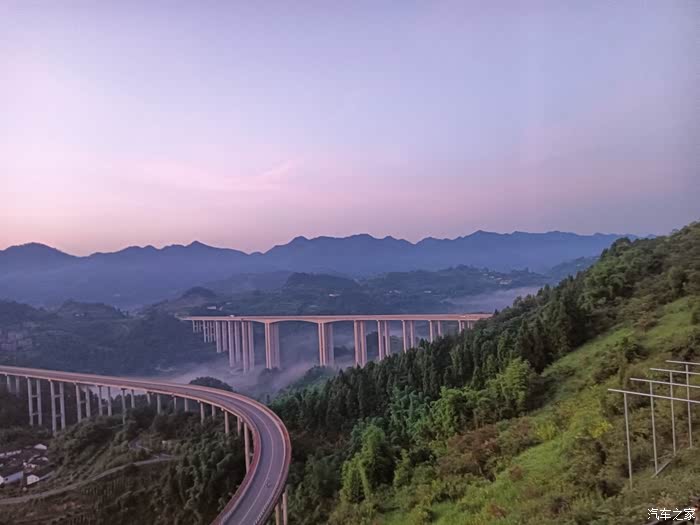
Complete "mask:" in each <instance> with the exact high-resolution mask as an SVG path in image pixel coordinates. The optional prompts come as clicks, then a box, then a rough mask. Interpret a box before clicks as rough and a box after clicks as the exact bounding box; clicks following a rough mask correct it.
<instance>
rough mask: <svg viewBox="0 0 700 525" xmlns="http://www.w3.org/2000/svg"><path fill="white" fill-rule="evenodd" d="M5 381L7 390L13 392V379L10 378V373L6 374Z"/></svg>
mask: <svg viewBox="0 0 700 525" xmlns="http://www.w3.org/2000/svg"><path fill="white" fill-rule="evenodd" d="M5 382H6V384H7V391H8V392H9V393H10V394H11V393H12V379H10V375H9V374H5Z"/></svg>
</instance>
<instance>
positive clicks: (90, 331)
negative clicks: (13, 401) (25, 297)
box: [0, 301, 215, 375]
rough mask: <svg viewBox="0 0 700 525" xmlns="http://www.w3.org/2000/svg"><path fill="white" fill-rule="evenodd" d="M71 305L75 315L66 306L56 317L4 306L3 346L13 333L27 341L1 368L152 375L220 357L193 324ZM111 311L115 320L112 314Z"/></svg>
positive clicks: (1, 354) (1, 358) (1, 355)
mask: <svg viewBox="0 0 700 525" xmlns="http://www.w3.org/2000/svg"><path fill="white" fill-rule="evenodd" d="M66 304H67V305H70V309H69V310H70V312H73V313H72V314H71V315H69V313H70V312H69V313H66V310H68V308H66V307H65V306H64V308H62V309H61V310H59V313H58V314H57V313H49V312H46V311H44V310H40V309H35V308H32V307H30V306H26V305H21V304H18V303H12V302H3V301H0V343H5V342H7V341H5V340H4V339H3V337H4V336H5V334H8V333H12V334H13V335H14V336H16V337H18V338H19V339H20V340H21V341H22V345H21V346H20V347H19V348H18V349H14V350H6V351H0V364H4V365H11V366H31V367H35V368H48V369H53V370H67V371H72V372H87V373H97V374H111V375H118V374H151V373H156V372H157V371H158V370H160V369H162V368H170V367H172V366H173V365H176V364H179V363H187V362H192V361H193V360H199V361H204V360H207V359H212V358H213V357H215V356H214V354H212V352H211V351H210V346H209V345H208V344H206V343H203V342H202V339H201V337H199V334H193V333H192V328H191V326H189V324H188V323H183V322H181V321H179V320H178V319H176V318H175V317H172V316H171V315H168V314H165V313H161V312H158V311H150V312H148V313H147V314H145V315H143V316H134V317H129V316H125V315H123V314H121V313H120V312H118V311H117V310H114V309H112V308H111V307H109V306H106V305H89V304H81V303H74V302H71V303H66ZM98 307H101V308H98ZM96 310H98V312H97V313H98V314H100V315H96V314H95V311H96ZM110 310H112V311H113V315H108V314H109V311H110ZM8 341H9V340H8Z"/></svg>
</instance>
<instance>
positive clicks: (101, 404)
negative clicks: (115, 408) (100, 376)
mask: <svg viewBox="0 0 700 525" xmlns="http://www.w3.org/2000/svg"><path fill="white" fill-rule="evenodd" d="M97 415H98V416H102V415H104V400H103V399H102V385H97Z"/></svg>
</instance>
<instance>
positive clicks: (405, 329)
mask: <svg viewBox="0 0 700 525" xmlns="http://www.w3.org/2000/svg"><path fill="white" fill-rule="evenodd" d="M401 339H402V342H403V352H404V354H405V353H406V352H408V349H409V347H410V343H409V341H408V324H407V323H406V321H401Z"/></svg>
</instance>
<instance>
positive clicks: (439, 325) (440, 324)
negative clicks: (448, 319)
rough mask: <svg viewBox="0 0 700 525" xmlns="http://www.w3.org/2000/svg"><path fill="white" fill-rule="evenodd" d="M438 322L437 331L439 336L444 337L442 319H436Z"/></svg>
mask: <svg viewBox="0 0 700 525" xmlns="http://www.w3.org/2000/svg"><path fill="white" fill-rule="evenodd" d="M435 322H436V323H437V333H438V337H442V321H435Z"/></svg>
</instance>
